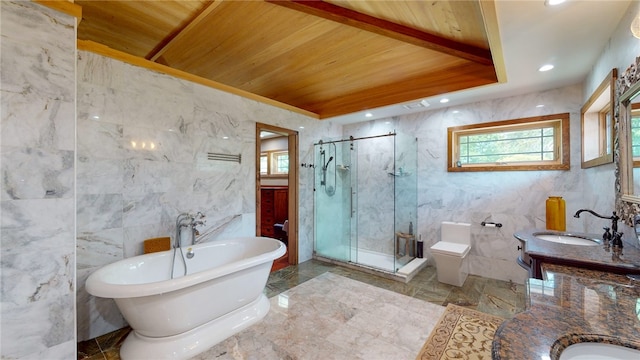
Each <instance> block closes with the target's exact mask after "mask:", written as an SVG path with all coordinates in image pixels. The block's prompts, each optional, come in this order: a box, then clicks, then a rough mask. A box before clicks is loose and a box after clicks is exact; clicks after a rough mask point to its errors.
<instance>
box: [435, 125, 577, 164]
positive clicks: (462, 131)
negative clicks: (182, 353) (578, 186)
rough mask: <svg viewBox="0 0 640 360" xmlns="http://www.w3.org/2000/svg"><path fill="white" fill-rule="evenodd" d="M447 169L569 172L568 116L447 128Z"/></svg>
mask: <svg viewBox="0 0 640 360" xmlns="http://www.w3.org/2000/svg"><path fill="white" fill-rule="evenodd" d="M447 146H448V151H447V162H448V163H447V170H448V171H450V172H463V171H515V170H569V168H570V163H569V159H570V155H569V113H563V114H555V115H545V116H536V117H530V118H522V119H513V120H503V121H495V122H489V123H482V124H473V125H464V126H455V127H450V128H448V129H447Z"/></svg>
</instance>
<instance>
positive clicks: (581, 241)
mask: <svg viewBox="0 0 640 360" xmlns="http://www.w3.org/2000/svg"><path fill="white" fill-rule="evenodd" d="M533 236H535V237H536V239H540V240H545V241H551V242H555V243H560V244H567V245H582V246H596V245H600V243H598V242H597V241H596V240H593V239H588V238H585V237H581V236H576V235H569V234H566V235H565V234H546V233H543V234H533Z"/></svg>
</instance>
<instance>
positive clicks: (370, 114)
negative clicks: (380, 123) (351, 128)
mask: <svg viewBox="0 0 640 360" xmlns="http://www.w3.org/2000/svg"><path fill="white" fill-rule="evenodd" d="M364 116H365V117H372V116H373V114H372V113H366V114H364Z"/></svg>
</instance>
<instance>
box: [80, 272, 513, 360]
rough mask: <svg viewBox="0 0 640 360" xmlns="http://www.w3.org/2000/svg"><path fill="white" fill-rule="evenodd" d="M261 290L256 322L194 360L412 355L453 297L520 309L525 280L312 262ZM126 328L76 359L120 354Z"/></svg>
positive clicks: (397, 358)
mask: <svg viewBox="0 0 640 360" xmlns="http://www.w3.org/2000/svg"><path fill="white" fill-rule="evenodd" d="M265 294H266V295H267V297H269V301H270V303H271V310H270V311H269V313H268V314H267V316H266V317H265V318H264V319H263V320H262V321H261V322H259V323H258V324H255V325H254V326H252V327H250V328H248V329H246V330H244V331H242V332H240V333H238V334H236V335H235V336H232V337H231V338H229V339H227V340H225V341H223V342H221V343H219V344H217V345H216V346H214V347H213V348H211V349H209V350H207V351H205V352H204V353H202V354H200V355H198V356H196V357H194V359H195V360H208V359H216V360H238V359H242V360H252V359H256V360H269V359H285V360H302V359H304V360H307V359H323V360H326V359H336V360H345V359H370V360H378V359H380V360H387V359H390V360H391V359H393V360H403V359H409V360H410V359H414V358H415V356H416V355H417V354H418V352H419V350H420V348H421V347H422V345H423V344H424V342H425V341H426V339H427V337H428V335H429V333H430V332H431V331H432V330H433V327H434V326H435V324H436V323H437V321H438V320H439V318H440V316H441V315H442V313H443V312H444V306H446V304H448V303H450V302H452V303H455V304H458V305H461V306H465V307H468V308H471V309H476V310H479V311H482V312H486V313H489V314H493V315H498V316H501V317H504V318H509V317H511V316H513V315H514V314H515V313H517V312H519V311H523V310H524V308H525V300H524V299H525V296H524V285H521V284H514V283H510V282H505V281H499V280H493V279H486V278H482V277H479V276H472V275H470V276H469V277H468V278H467V281H466V282H465V283H464V284H463V286H461V287H456V286H452V285H448V284H443V283H440V282H438V280H437V275H436V270H435V268H434V267H431V266H429V267H426V268H424V269H423V270H421V271H420V273H418V274H417V275H416V276H415V277H414V278H413V279H412V280H411V281H409V282H408V283H406V284H405V283H402V282H398V281H394V280H390V279H386V278H382V277H379V276H376V275H373V274H370V273H366V272H362V271H358V270H354V269H350V268H346V267H342V266H338V265H334V264H329V263H325V262H321V261H318V260H310V261H307V262H304V263H302V264H299V265H296V266H289V267H287V268H284V269H281V270H278V271H275V272H273V273H271V275H270V276H269V281H268V283H267V286H266V288H265ZM128 331H129V329H123V330H119V331H116V332H114V333H111V334H107V335H104V336H101V337H99V338H97V339H93V340H88V341H86V342H83V343H80V344H78V359H79V360H81V359H82V360H87V359H103V358H104V359H109V360H120V358H119V355H118V349H119V346H120V345H121V343H122V339H123V337H124V336H125V335H126V334H127V332H128ZM92 341H94V342H97V344H99V346H95V344H94V343H92ZM81 344H84V345H83V347H82V350H81V346H80V345H81ZM96 349H97V350H98V351H100V350H101V351H102V353H101V354H100V353H98V354H91V353H90V352H91V351H96ZM100 356H103V357H100Z"/></svg>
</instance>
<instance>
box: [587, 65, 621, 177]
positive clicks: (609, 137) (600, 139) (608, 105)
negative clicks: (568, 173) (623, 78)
mask: <svg viewBox="0 0 640 360" xmlns="http://www.w3.org/2000/svg"><path fill="white" fill-rule="evenodd" d="M617 78H618V70H617V69H613V70H611V72H609V74H608V75H607V76H606V77H605V78H604V80H602V82H601V83H600V85H599V86H598V88H597V89H596V90H595V91H594V92H593V94H592V95H591V96H590V97H589V99H588V100H587V102H586V103H585V104H584V105H583V106H582V109H581V110H580V123H581V129H582V152H581V153H582V163H581V167H582V168H583V169H586V168H590V167H594V166H599V165H603V164H610V163H612V162H613V143H614V138H615V132H614V126H613V123H614V118H613V104H614V97H615V91H614V89H615V88H616V80H617Z"/></svg>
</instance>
